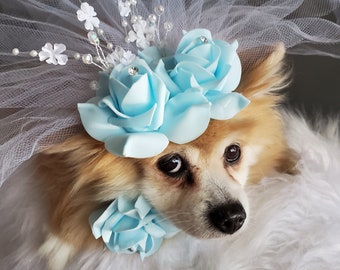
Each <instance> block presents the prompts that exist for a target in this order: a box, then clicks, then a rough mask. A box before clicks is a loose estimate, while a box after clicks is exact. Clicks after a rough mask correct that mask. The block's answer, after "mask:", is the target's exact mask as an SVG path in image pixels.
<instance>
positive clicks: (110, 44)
mask: <svg viewBox="0 0 340 270" xmlns="http://www.w3.org/2000/svg"><path fill="white" fill-rule="evenodd" d="M106 48H108V49H109V50H112V49H113V44H112V43H111V42H108V43H107V44H106Z"/></svg>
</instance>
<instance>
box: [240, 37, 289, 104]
mask: <svg viewBox="0 0 340 270" xmlns="http://www.w3.org/2000/svg"><path fill="white" fill-rule="evenodd" d="M258 50H260V49H258ZM261 50H262V55H264V56H263V57H262V58H259V59H257V61H255V62H254V63H252V64H251V65H249V64H248V65H246V63H245V64H244V66H243V71H242V79H241V83H240V85H239V86H238V88H237V90H236V91H237V92H241V93H242V94H243V95H244V96H246V97H247V98H249V99H250V100H254V99H258V98H260V99H261V98H263V97H264V96H268V95H270V96H272V97H276V99H274V100H273V101H274V102H275V103H277V102H279V101H280V100H281V98H280V97H281V96H280V95H279V94H278V90H281V89H282V88H284V87H286V86H287V85H288V84H289V78H290V70H289V69H287V68H286V65H285V62H284V61H283V60H284V55H285V48H284V46H283V45H282V44H277V45H276V46H274V47H271V48H266V49H261ZM263 51H264V52H263ZM249 54H250V52H247V51H246V52H244V53H242V54H241V55H240V57H241V59H242V60H243V61H245V62H246V61H247V59H248V58H249ZM251 54H252V55H254V50H252V52H251ZM258 55H261V53H259V54H258Z"/></svg>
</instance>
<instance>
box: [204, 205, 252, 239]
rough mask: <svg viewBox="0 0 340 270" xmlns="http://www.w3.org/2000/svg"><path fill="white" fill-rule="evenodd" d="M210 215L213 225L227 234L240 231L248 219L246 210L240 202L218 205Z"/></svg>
mask: <svg viewBox="0 0 340 270" xmlns="http://www.w3.org/2000/svg"><path fill="white" fill-rule="evenodd" d="M208 215H209V220H210V222H211V223H212V225H214V227H216V228H217V229H219V230H220V231H221V232H223V233H226V234H233V233H234V232H236V231H238V230H239V229H240V228H241V227H242V225H243V223H244V221H245V219H246V212H245V211H244V208H243V206H242V205H241V204H240V203H239V202H232V203H227V204H222V205H218V206H217V207H214V208H212V209H211V210H210V211H209V214H208Z"/></svg>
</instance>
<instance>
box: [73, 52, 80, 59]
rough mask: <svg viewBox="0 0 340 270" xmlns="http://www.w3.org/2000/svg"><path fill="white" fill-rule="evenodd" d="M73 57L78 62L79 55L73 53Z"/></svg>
mask: <svg viewBox="0 0 340 270" xmlns="http://www.w3.org/2000/svg"><path fill="white" fill-rule="evenodd" d="M73 57H74V59H76V60H79V59H80V57H81V56H80V53H75V54H74V55H73Z"/></svg>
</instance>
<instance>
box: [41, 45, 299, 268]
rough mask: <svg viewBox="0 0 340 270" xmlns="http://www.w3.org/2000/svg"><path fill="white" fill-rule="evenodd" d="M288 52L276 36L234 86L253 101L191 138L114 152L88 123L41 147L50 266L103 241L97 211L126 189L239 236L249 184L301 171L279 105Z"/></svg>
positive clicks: (186, 224)
mask: <svg viewBox="0 0 340 270" xmlns="http://www.w3.org/2000/svg"><path fill="white" fill-rule="evenodd" d="M284 53H285V50H284V48H283V46H281V45H278V46H276V47H275V49H273V50H272V52H271V53H270V54H269V56H268V57H266V58H265V59H262V60H261V61H259V63H258V64H256V65H254V66H253V67H251V68H247V69H246V70H243V73H242V78H241V82H240V84H239V86H238V88H237V89H236V91H237V92H239V93H242V95H244V96H245V97H246V98H248V99H249V100H250V104H249V105H248V106H247V107H246V108H244V109H243V110H241V111H240V112H239V113H238V114H237V115H236V116H234V117H233V118H231V119H229V120H225V121H221V120H211V121H210V124H209V127H208V129H207V130H206V131H205V133H204V134H203V135H201V136H200V137H199V138H198V139H196V140H194V141H192V142H190V143H186V144H182V145H178V144H174V143H170V144H169V146H168V147H167V148H166V149H165V150H164V151H163V152H162V153H161V154H159V155H158V156H155V157H152V158H145V159H134V158H126V157H118V156H114V155H112V154H111V153H109V152H107V151H106V149H105V147H104V144H103V143H102V142H98V141H96V140H94V139H92V138H91V137H90V136H88V135H87V134H85V133H84V134H79V135H77V136H75V137H72V138H69V139H68V140H66V141H65V142H64V143H61V144H59V145H54V146H52V147H50V148H49V149H47V150H45V151H44V152H42V153H41V154H39V156H38V158H37V165H38V168H39V169H38V171H39V179H40V180H39V181H41V186H42V189H43V191H44V194H45V195H46V196H45V197H46V204H47V206H48V220H47V225H48V226H47V227H48V237H47V238H46V241H45V243H44V244H43V246H42V247H41V249H40V251H41V253H42V254H44V256H46V257H47V258H48V260H49V266H50V267H51V268H52V269H62V268H63V266H62V265H65V263H66V261H67V260H68V258H70V257H71V256H73V255H74V254H76V253H77V252H78V251H81V250H86V249H96V248H98V249H102V246H103V243H102V241H101V240H100V239H99V240H96V239H95V238H94V236H93V235H92V232H91V228H90V226H89V221H88V220H89V216H90V215H91V213H92V212H93V211H95V210H96V209H99V208H101V207H103V206H106V205H108V204H109V203H111V202H112V201H113V200H115V198H117V197H118V196H120V195H124V194H127V195H128V196H137V195H138V194H143V196H144V197H145V198H146V199H147V200H148V201H149V202H150V204H151V205H152V206H153V207H154V208H155V209H156V210H157V211H158V212H159V213H161V214H162V215H163V216H164V217H165V218H166V219H168V220H169V221H171V223H173V224H174V225H175V226H176V227H177V228H179V229H180V230H181V231H183V232H185V233H187V234H189V235H191V236H194V237H196V238H218V237H227V236H228V235H235V237H237V235H238V234H240V233H242V231H243V230H246V228H247V221H248V217H249V215H251V213H249V208H250V207H249V203H248V199H247V194H246V192H245V190H244V188H245V186H246V185H250V184H256V183H258V182H259V181H260V180H261V179H262V178H263V177H265V176H269V175H270V174H272V173H274V172H284V173H290V174H293V173H296V171H295V164H296V159H297V158H296V155H295V154H294V151H293V150H291V149H290V148H289V147H288V145H287V143H286V140H285V137H284V134H283V124H282V119H281V117H280V113H279V112H278V110H277V107H278V105H279V103H280V102H281V101H282V95H280V94H279V90H280V89H282V88H283V87H285V86H286V85H287V83H288V79H289V72H287V70H286V69H285V64H284V61H283V60H284ZM241 59H242V55H241ZM198 121H199V119H198ZM61 261H64V262H63V263H62V262H61Z"/></svg>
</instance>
